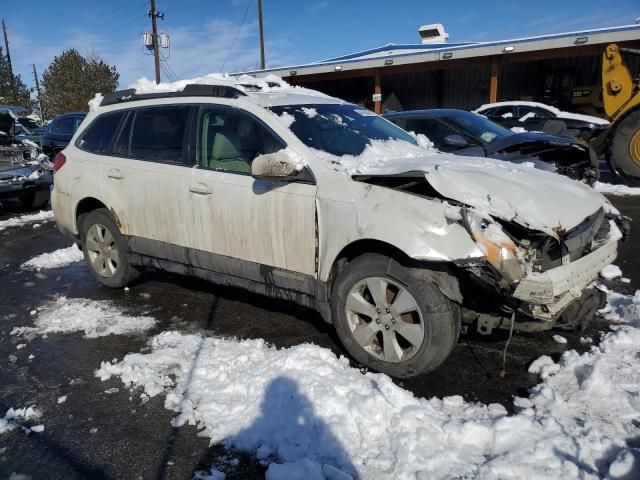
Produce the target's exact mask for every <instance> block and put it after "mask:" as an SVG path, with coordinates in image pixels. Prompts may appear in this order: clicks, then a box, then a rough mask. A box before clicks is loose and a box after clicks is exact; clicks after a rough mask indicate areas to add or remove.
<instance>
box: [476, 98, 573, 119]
mask: <svg viewBox="0 0 640 480" xmlns="http://www.w3.org/2000/svg"><path fill="white" fill-rule="evenodd" d="M508 105H523V106H527V107H538V108H544V109H545V110H549V111H551V112H553V113H555V114H556V115H558V114H559V113H561V110H559V109H557V108H556V107H552V106H551V105H546V104H544V103H539V102H527V101H520V100H508V101H504V102H495V103H485V104H484V105H481V106H480V107H478V108H476V109H475V110H474V112H479V111H480V110H485V109H487V108H493V107H502V106H508Z"/></svg>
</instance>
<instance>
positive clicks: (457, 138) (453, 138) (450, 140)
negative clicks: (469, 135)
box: [444, 133, 469, 148]
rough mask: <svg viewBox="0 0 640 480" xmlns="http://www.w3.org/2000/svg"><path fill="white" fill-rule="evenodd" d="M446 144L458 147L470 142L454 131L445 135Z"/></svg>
mask: <svg viewBox="0 0 640 480" xmlns="http://www.w3.org/2000/svg"><path fill="white" fill-rule="evenodd" d="M444 143H445V145H449V146H450V147H458V148H463V147H466V146H467V145H469V142H467V140H466V139H465V138H464V137H463V136H462V135H458V134H457V133H452V134H451V135H447V136H446V137H444Z"/></svg>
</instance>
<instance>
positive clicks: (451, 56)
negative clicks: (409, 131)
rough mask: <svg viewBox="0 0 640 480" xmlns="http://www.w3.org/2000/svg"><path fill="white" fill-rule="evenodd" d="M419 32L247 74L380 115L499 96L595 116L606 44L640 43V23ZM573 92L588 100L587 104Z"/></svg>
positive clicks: (638, 66)
mask: <svg viewBox="0 0 640 480" xmlns="http://www.w3.org/2000/svg"><path fill="white" fill-rule="evenodd" d="M419 34H420V36H421V43H416V44H387V45H383V46H380V47H375V48H371V49H369V50H364V51H361V52H355V53H351V54H345V55H341V56H338V57H334V58H328V59H324V60H320V61H316V62H312V63H307V64H302V65H293V66H288V67H281V68H274V69H266V70H259V71H253V72H245V73H251V74H253V75H256V76H263V75H266V74H268V73H275V74H277V75H280V76H282V77H283V78H285V79H286V80H287V81H288V82H289V83H292V84H295V85H301V86H305V87H308V88H313V89H316V90H319V91H321V92H324V93H327V94H329V95H334V96H336V97H340V98H344V99H345V100H348V101H351V102H356V103H361V104H363V105H365V106H367V107H369V108H371V109H372V110H375V111H376V112H379V113H380V112H383V110H409V109H416V108H443V107H447V108H463V109H473V108H476V107H478V106H480V105H482V104H484V103H490V102H495V101H499V100H531V101H541V102H544V103H548V104H551V105H556V106H558V107H560V108H569V109H573V110H580V109H581V105H580V104H581V103H582V104H583V105H582V106H584V107H585V108H582V109H583V110H585V111H587V110H589V113H594V111H593V110H594V109H595V110H596V112H597V109H598V93H599V92H601V90H599V85H600V77H601V62H602V60H601V58H602V53H603V51H604V47H605V46H606V45H607V44H609V43H618V44H619V45H621V46H625V47H630V48H640V24H634V25H622V26H616V27H608V28H598V29H584V30H579V31H574V32H565V33H557V34H551V35H541V36H533V37H526V38H516V39H507V40H498V41H491V42H465V43H449V42H448V34H447V33H446V32H445V30H444V27H443V26H442V25H441V24H434V25H424V26H422V27H420V29H419ZM625 60H627V64H628V66H629V67H630V69H631V71H632V73H633V74H635V75H638V74H640V62H639V61H638V57H637V56H636V57H635V58H634V57H629V58H628V59H625ZM576 92H579V93H576ZM575 95H579V96H582V97H584V98H582V99H581V100H583V101H582V102H580V101H579V100H578V99H576V97H575ZM587 104H588V105H587ZM587 107H588V108H587Z"/></svg>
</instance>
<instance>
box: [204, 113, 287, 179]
mask: <svg viewBox="0 0 640 480" xmlns="http://www.w3.org/2000/svg"><path fill="white" fill-rule="evenodd" d="M198 131H199V139H198V165H200V166H201V167H204V168H209V169H212V170H223V171H228V172H235V173H251V162H252V161H253V159H254V158H256V157H257V156H258V155H263V154H266V153H273V152H276V151H278V150H281V149H282V148H284V144H283V143H282V142H281V141H280V140H279V139H277V138H276V137H275V136H274V135H273V134H272V133H271V132H269V131H268V130H267V129H266V128H265V127H264V126H263V125H261V124H260V123H259V122H258V121H257V120H255V119H254V118H253V117H251V116H249V115H247V114H245V113H242V112H239V111H234V110H227V109H216V108H203V109H202V111H201V112H200V119H199V128H198Z"/></svg>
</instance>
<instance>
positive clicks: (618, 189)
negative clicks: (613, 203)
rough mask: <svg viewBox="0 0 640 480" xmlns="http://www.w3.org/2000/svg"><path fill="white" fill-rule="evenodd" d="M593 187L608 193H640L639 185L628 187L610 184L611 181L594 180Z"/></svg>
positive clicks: (626, 194)
mask: <svg viewBox="0 0 640 480" xmlns="http://www.w3.org/2000/svg"><path fill="white" fill-rule="evenodd" d="M593 188H595V189H596V191H598V192H600V193H607V194H609V195H618V196H621V197H622V196H628V195H640V187H628V186H626V185H612V184H611V183H602V182H596V183H595V184H594V185H593Z"/></svg>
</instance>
